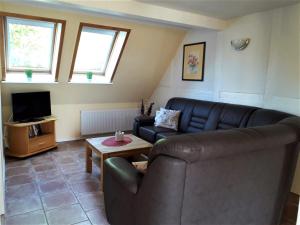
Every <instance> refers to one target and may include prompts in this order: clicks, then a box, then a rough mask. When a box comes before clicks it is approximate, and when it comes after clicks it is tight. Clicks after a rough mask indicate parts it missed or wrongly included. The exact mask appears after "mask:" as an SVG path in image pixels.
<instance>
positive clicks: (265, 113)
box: [247, 109, 292, 127]
mask: <svg viewBox="0 0 300 225" xmlns="http://www.w3.org/2000/svg"><path fill="white" fill-rule="evenodd" d="M291 116H292V115H291V114H288V113H284V112H279V111H275V110H270V109H258V110H256V111H255V112H253V113H252V114H251V116H250V118H249V120H248V123H247V127H256V126H264V125H270V124H274V123H277V122H279V121H281V120H283V119H285V118H288V117H291Z"/></svg>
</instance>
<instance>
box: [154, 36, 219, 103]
mask: <svg viewBox="0 0 300 225" xmlns="http://www.w3.org/2000/svg"><path fill="white" fill-rule="evenodd" d="M217 35H218V33H217V32H215V31H208V30H204V31H195V30H192V31H190V32H189V33H188V34H187V35H186V36H185V38H184V40H183V41H182V43H181V45H180V46H179V48H178V50H177V52H176V55H175V57H174V58H173V60H172V62H171V64H170V65H169V68H168V70H167V72H166V73H165V75H164V76H163V78H162V80H161V81H160V83H159V85H158V86H157V87H156V90H155V91H154V93H153V95H152V97H151V99H153V100H154V101H155V108H158V107H159V106H163V105H165V103H166V102H167V100H168V99H170V98H171V97H174V96H178V97H187V98H196V99H206V100H213V98H214V83H215V61H216V48H217V46H216V43H217ZM202 41H205V42H206V55H205V71H204V73H205V75H204V81H203V82H196V81H182V76H181V73H182V55H183V45H184V44H188V43H195V42H202Z"/></svg>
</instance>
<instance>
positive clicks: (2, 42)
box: [0, 11, 66, 82]
mask: <svg viewBox="0 0 300 225" xmlns="http://www.w3.org/2000/svg"><path fill="white" fill-rule="evenodd" d="M7 17H11V18H17V19H27V20H35V21H40V22H51V23H54V32H53V38H52V46H51V47H52V51H51V59H50V71H48V70H36V71H37V72H38V73H46V74H52V72H53V71H52V70H53V58H54V57H53V56H54V50H55V45H56V43H57V39H56V38H57V37H56V36H57V24H61V32H60V40H59V43H58V49H57V51H58V53H57V62H56V71H55V78H54V81H55V82H57V81H58V76H59V69H60V64H61V56H62V48H63V42H64V35H65V29H66V20H61V19H52V18H47V17H40V16H31V15H24V14H16V13H9V12H1V11H0V57H1V72H2V81H5V80H6V73H11V72H12V73H13V72H18V73H19V72H23V71H25V70H22V69H20V70H16V69H15V70H14V69H9V68H8V58H7V54H6V51H7V49H8V46H7V45H8V43H7V38H6V37H7V36H6V35H7V31H8V30H7V27H6V24H7Z"/></svg>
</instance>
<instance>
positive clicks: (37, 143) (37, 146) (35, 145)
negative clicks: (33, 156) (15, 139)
mask: <svg viewBox="0 0 300 225" xmlns="http://www.w3.org/2000/svg"><path fill="white" fill-rule="evenodd" d="M52 146H55V139H54V135H53V134H45V135H42V136H37V137H34V138H30V139H29V149H28V150H29V152H36V151H40V150H41V149H45V148H50V147H52Z"/></svg>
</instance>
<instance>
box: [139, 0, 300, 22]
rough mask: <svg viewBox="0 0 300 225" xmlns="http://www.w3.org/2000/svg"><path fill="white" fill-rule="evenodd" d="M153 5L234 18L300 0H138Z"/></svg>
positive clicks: (222, 17)
mask: <svg viewBox="0 0 300 225" xmlns="http://www.w3.org/2000/svg"><path fill="white" fill-rule="evenodd" d="M136 1H139V2H144V3H148V4H151V5H157V6H163V7H166V8H171V9H176V10H182V11H188V12H192V13H197V14H202V15H206V16H210V17H215V18H219V19H232V18H235V17H239V16H245V15H247V14H251V13H255V12H260V11H265V10H270V9H274V8H279V7H283V6H287V5H291V4H295V3H299V2H300V1H299V0H136Z"/></svg>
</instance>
